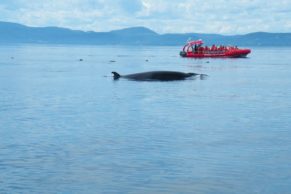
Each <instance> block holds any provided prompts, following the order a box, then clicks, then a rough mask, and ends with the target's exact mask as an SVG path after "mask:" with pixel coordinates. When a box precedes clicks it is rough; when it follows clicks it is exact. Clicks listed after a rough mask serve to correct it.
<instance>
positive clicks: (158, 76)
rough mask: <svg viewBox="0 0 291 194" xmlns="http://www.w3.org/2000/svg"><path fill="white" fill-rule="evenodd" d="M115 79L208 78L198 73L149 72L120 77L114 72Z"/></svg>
mask: <svg viewBox="0 0 291 194" xmlns="http://www.w3.org/2000/svg"><path fill="white" fill-rule="evenodd" d="M111 73H112V74H113V79H114V80H118V79H119V78H126V79H129V80H134V81H175V80H185V79H187V78H190V77H195V76H197V75H200V78H202V77H204V76H206V75H205V74H198V73H183V72H179V71H148V72H141V73H134V74H128V75H120V74H119V73H117V72H115V71H112V72H111Z"/></svg>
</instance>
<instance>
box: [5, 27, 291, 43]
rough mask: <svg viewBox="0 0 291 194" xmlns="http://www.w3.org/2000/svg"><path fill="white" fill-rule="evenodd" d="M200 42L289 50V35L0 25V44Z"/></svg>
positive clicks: (290, 35) (136, 28) (141, 28)
mask: <svg viewBox="0 0 291 194" xmlns="http://www.w3.org/2000/svg"><path fill="white" fill-rule="evenodd" d="M189 37H191V38H192V39H203V40H204V42H205V43H207V44H208V45H211V44H226V45H227V44H231V45H239V46H291V33H267V32H255V33H250V34H245V35H228V36H226V35H220V34H199V33H185V34H158V33H156V32H154V31H152V30H150V29H148V28H145V27H132V28H126V29H121V30H114V31H110V32H93V31H88V32H86V31H81V30H71V29H67V28H59V27H28V26H25V25H21V24H17V23H10V22H0V43H46V44H93V45H183V44H184V43H185V42H186V40H187V39H189Z"/></svg>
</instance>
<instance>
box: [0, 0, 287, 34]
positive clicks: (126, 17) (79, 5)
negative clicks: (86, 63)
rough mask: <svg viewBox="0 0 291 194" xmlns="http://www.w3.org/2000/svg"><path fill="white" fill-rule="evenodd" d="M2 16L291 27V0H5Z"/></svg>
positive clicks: (179, 28)
mask: <svg viewBox="0 0 291 194" xmlns="http://www.w3.org/2000/svg"><path fill="white" fill-rule="evenodd" d="M0 20H1V21H9V22H17V23H22V24H26V25H29V26H59V27H68V28H72V29H79V30H86V31H88V30H92V31H110V30H114V29H121V28H126V27H132V26H145V27H148V28H151V29H152V30H154V31H156V32H158V33H174V32H178V33H184V32H198V33H221V34H245V33H249V32H256V31H266V32H291V0H273V1H271V0H270V1H269V0H235V1H234V0H37V1H36V0H0Z"/></svg>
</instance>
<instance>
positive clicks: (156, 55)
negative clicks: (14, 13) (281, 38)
mask: <svg viewBox="0 0 291 194" xmlns="http://www.w3.org/2000/svg"><path fill="white" fill-rule="evenodd" d="M180 49H181V48H180V47H157V46H156V47H131V46H76V45H75V46H63V45H59V46H52V45H1V46H0V174H1V176H0V185H1V186H0V193H265V194H268V193H270V194H271V193H281V194H283V193H290V190H291V186H290V185H291V170H290V169H291V163H290V161H291V155H290V153H291V144H290V142H291V131H290V129H291V124H290V117H291V77H290V75H291V64H290V61H291V56H290V53H291V48H287V47H286V48H284V47H283V48H263V47H261V48H260V47H258V48H251V49H252V53H251V54H250V55H249V57H248V58H241V59H184V58H180V57H179V55H178V53H179V51H180ZM79 59H83V61H80V60H79ZM151 70H174V71H183V72H195V73H204V74H208V75H209V77H208V78H207V79H206V80H200V79H195V80H186V81H174V82H136V81H128V80H122V79H120V80H118V81H114V80H112V77H111V75H110V72H111V71H117V72H119V73H120V74H127V73H135V72H141V71H151Z"/></svg>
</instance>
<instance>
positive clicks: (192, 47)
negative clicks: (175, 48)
mask: <svg viewBox="0 0 291 194" xmlns="http://www.w3.org/2000/svg"><path fill="white" fill-rule="evenodd" d="M202 45H203V41H202V40H196V41H189V42H188V43H187V44H186V45H185V46H184V47H183V50H182V51H181V52H180V55H181V56H182V57H193V58H203V57H234V58H236V57H246V56H247V55H248V54H249V53H250V52H251V50H250V49H239V48H237V47H236V46H235V47H234V46H216V45H212V46H211V47H208V46H202Z"/></svg>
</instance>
